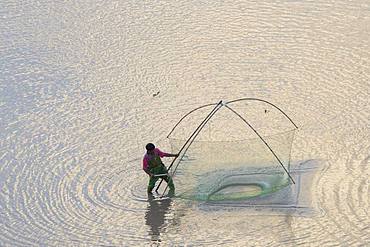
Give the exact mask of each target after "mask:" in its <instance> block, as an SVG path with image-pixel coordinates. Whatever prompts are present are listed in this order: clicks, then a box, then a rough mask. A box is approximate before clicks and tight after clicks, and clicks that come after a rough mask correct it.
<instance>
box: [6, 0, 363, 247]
mask: <svg viewBox="0 0 370 247" xmlns="http://www.w3.org/2000/svg"><path fill="white" fill-rule="evenodd" d="M0 6H1V8H0V9H1V10H0V18H1V22H0V44H1V45H0V54H1V56H0V109H1V110H0V119H1V121H0V125H1V129H2V131H1V132H0V135H1V138H0V228H1V234H0V245H1V246H35V245H36V246H37V245H43V246H44V245H46V246H102V245H104V246H128V245H133V246H148V245H149V246H150V245H154V246H155V245H164V246H168V245H175V246H177V245H205V246H213V245H216V244H223V245H227V246H281V245H285V246H297V245H304V246H335V245H342V246H365V245H368V244H369V242H370V237H369V236H370V227H369V226H370V220H369V216H368V215H369V204H370V199H369V198H370V197H369V191H370V189H369V170H370V168H369V167H370V166H369V165H370V163H369V162H370V153H369V148H370V141H369V140H370V130H369V128H370V120H369V119H370V107H369V106H370V100H369V95H370V83H369V81H370V80H369V79H370V78H369V77H370V73H369V72H370V62H369V61H370V59H369V58H370V45H369V44H370V29H369V27H370V3H369V2H368V1H365V0H363V1H362V0H355V1H351V2H348V1H327V0H324V1H315V2H312V1H247V2H245V1H213V2H212V1H207V2H206V1H172V2H171V3H165V2H163V3H152V2H145V1H144V2H143V1H125V2H124V3H123V2H122V1H110V2H109V3H107V2H104V1H90V2H89V3H84V2H83V1H80V2H76V1H75V2H73V3H67V2H63V1H53V2H52V1H50V2H49V1H46V2H38V1H27V2H16V1H6V2H2V3H1V4H0ZM241 97H257V98H261V99H266V100H269V101H271V102H273V103H274V104H276V105H278V106H279V107H281V108H282V109H283V110H284V111H285V112H286V113H287V114H288V115H289V116H290V117H291V118H292V119H293V120H294V121H295V122H296V123H297V124H298V126H299V130H298V132H297V134H296V137H295V139H294V143H293V149H292V156H291V160H292V162H296V163H299V162H306V161H309V160H315V161H316V162H318V163H319V164H320V170H319V171H318V172H316V173H315V175H314V176H313V177H312V179H310V183H309V186H303V188H301V189H302V192H305V193H306V194H307V195H309V197H308V199H309V200H308V204H309V208H310V209H311V211H312V213H308V214H306V213H304V214H297V212H292V213H290V212H287V211H279V210H278V211H277V212H273V213H272V212H271V210H263V209H251V208H245V207H243V206H241V207H237V206H233V207H229V205H217V207H213V206H209V205H204V204H202V203H196V202H190V201H186V200H181V199H176V198H173V199H169V200H164V201H158V200H149V201H147V197H146V195H145V184H146V179H147V178H146V176H145V174H144V173H143V172H142V170H141V157H142V155H143V153H144V145H145V144H146V143H147V142H149V141H151V142H154V143H156V144H157V145H158V146H159V147H161V148H162V149H163V150H169V148H170V146H169V143H168V141H167V140H166V138H165V137H166V135H167V134H168V132H169V131H170V130H171V128H172V127H173V125H174V124H175V123H176V122H177V120H178V119H180V118H181V116H182V115H184V114H185V113H186V112H188V111H190V110H192V109H193V108H195V107H197V106H199V105H202V104H207V103H213V102H218V101H219V100H221V99H224V100H232V99H237V98H241ZM194 124H196V123H194ZM165 161H166V163H167V164H168V163H169V162H170V159H166V160H165ZM302 176H303V175H302ZM293 189H294V188H293ZM305 203H306V201H305Z"/></svg>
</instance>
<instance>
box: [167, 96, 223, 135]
mask: <svg viewBox="0 0 370 247" xmlns="http://www.w3.org/2000/svg"><path fill="white" fill-rule="evenodd" d="M220 102H221V101H220ZM218 104H220V103H218ZM218 104H217V103H211V104H207V105H202V106H199V107H197V108H195V109H193V110H191V111H189V112H188V113H186V114H185V115H184V116H183V117H182V118H181V119H180V120H179V121H178V122H177V123H176V124H175V126H174V127H173V128H172V130H171V131H170V133H169V134H168V135H167V138H168V137H169V136H170V135H171V134H172V132H173V131H174V130H175V129H176V127H177V125H179V124H180V123H181V121H182V120H184V118H186V117H187V116H188V115H190V114H191V113H193V112H195V111H196V110H199V109H201V108H204V107H207V106H211V105H218Z"/></svg>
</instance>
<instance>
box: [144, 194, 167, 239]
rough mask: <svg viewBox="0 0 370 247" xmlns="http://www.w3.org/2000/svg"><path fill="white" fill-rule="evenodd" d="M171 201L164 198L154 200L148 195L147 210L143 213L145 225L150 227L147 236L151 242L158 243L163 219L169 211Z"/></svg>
mask: <svg viewBox="0 0 370 247" xmlns="http://www.w3.org/2000/svg"><path fill="white" fill-rule="evenodd" d="M171 202H172V200H171V199H170V198H166V199H164V200H155V197H154V196H153V195H152V194H148V203H149V204H148V208H147V211H146V213H145V223H146V225H147V226H149V227H150V231H149V234H150V235H151V237H152V240H153V241H158V242H160V241H161V240H160V237H159V236H160V234H161V230H162V226H163V224H164V223H165V217H166V214H167V212H168V211H169V209H170V206H171Z"/></svg>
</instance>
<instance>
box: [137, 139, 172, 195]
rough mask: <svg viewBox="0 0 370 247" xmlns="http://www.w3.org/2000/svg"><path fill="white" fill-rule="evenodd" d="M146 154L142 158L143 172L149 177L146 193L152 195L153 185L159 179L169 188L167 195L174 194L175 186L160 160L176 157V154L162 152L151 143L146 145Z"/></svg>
mask: <svg viewBox="0 0 370 247" xmlns="http://www.w3.org/2000/svg"><path fill="white" fill-rule="evenodd" d="M145 149H146V154H145V155H144V158H143V170H144V171H145V172H146V173H147V174H148V175H149V177H150V179H149V184H148V193H152V190H153V188H154V186H155V183H156V182H157V180H158V179H159V178H163V179H164V180H165V181H166V182H167V184H168V187H169V188H170V191H169V193H170V194H174V193H175V185H174V184H173V181H172V178H171V177H170V176H168V174H167V172H168V171H167V168H166V167H165V166H164V164H163V162H162V160H161V158H163V157H177V156H178V154H169V153H165V152H162V151H161V150H159V149H158V148H156V147H155V146H154V144H153V143H148V144H146V146H145Z"/></svg>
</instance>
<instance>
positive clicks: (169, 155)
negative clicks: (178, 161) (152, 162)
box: [156, 148, 179, 158]
mask: <svg viewBox="0 0 370 247" xmlns="http://www.w3.org/2000/svg"><path fill="white" fill-rule="evenodd" d="M156 151H157V154H158V155H159V157H161V158H162V157H177V156H179V154H170V153H165V152H162V151H161V150H159V148H157V149H156Z"/></svg>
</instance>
